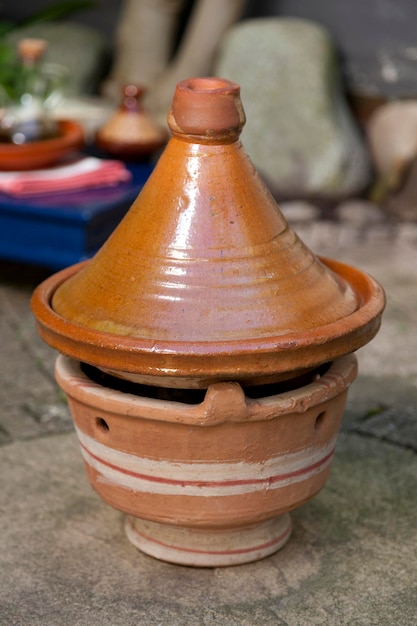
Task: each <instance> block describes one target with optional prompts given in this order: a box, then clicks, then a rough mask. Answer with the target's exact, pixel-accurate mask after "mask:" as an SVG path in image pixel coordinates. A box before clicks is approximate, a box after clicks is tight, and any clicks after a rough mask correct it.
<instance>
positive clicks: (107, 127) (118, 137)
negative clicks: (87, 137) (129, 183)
mask: <svg viewBox="0 0 417 626" xmlns="http://www.w3.org/2000/svg"><path fill="white" fill-rule="evenodd" d="M144 92H145V90H144V88H143V87H141V86H139V85H124V87H123V88H122V101H121V104H120V106H119V108H118V110H117V111H116V112H115V113H114V114H113V115H112V116H111V117H110V119H109V120H107V122H106V123H105V124H104V125H103V126H102V127H101V128H100V129H99V130H98V131H97V134H96V143H97V145H98V146H99V147H100V148H101V149H102V150H104V151H105V152H108V153H109V154H111V155H113V156H115V157H118V158H122V159H125V160H132V159H143V158H146V157H149V156H150V155H151V154H152V153H154V152H155V151H156V150H159V149H160V148H162V146H164V145H165V143H166V142H167V139H168V137H167V132H166V130H165V129H164V128H161V127H160V126H158V125H157V124H156V123H155V122H154V121H153V119H152V117H151V115H150V114H149V113H148V112H147V111H145V110H144V108H143V105H142V97H143V95H144Z"/></svg>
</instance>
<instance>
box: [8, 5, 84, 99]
mask: <svg viewBox="0 0 417 626" xmlns="http://www.w3.org/2000/svg"><path fill="white" fill-rule="evenodd" d="M95 4H96V3H95V1H94V0H67V1H66V2H55V3H53V4H51V5H50V6H48V7H46V8H45V9H42V10H41V11H38V12H37V13H35V14H34V15H32V16H30V17H29V18H26V19H24V20H22V21H20V22H11V21H10V20H1V19H0V107H1V106H4V105H5V104H6V103H7V102H8V101H10V100H15V99H16V98H17V97H18V96H19V85H20V83H21V82H22V81H21V78H22V76H21V74H22V68H21V66H20V64H19V59H18V58H17V54H16V50H15V47H14V45H11V44H10V43H9V42H8V41H7V39H6V37H7V35H8V34H9V33H11V32H13V31H15V30H18V29H19V28H23V27H25V26H29V25H31V24H40V23H43V22H51V21H58V20H62V19H64V18H67V17H69V16H70V15H72V14H74V13H76V12H78V11H81V10H84V9H89V8H91V7H93V6H94V5H95Z"/></svg>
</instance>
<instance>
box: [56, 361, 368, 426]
mask: <svg viewBox="0 0 417 626" xmlns="http://www.w3.org/2000/svg"><path fill="white" fill-rule="evenodd" d="M357 373H358V362H357V358H356V356H355V355H354V354H348V355H345V356H342V357H339V358H338V359H336V360H335V361H333V362H332V363H331V364H330V366H329V369H328V370H327V371H326V372H325V373H324V374H323V375H322V376H320V377H319V378H317V379H316V380H313V381H311V382H309V383H307V384H306V385H303V386H301V387H298V388H297V389H292V390H289V391H284V392H281V393H277V394H273V395H268V396H264V397H261V398H256V399H252V398H250V397H247V396H245V394H244V390H243V389H242V387H241V386H240V385H239V384H238V383H236V382H228V383H214V384H212V385H210V386H209V388H208V389H207V392H206V394H205V397H204V399H203V400H202V402H201V403H199V404H187V403H185V402H178V401H175V400H170V401H167V400H160V399H156V398H149V397H147V396H140V395H134V394H132V393H128V392H124V391H117V390H114V389H111V388H109V387H106V386H105V385H101V384H99V383H96V382H94V381H93V380H92V379H91V378H89V377H88V376H87V374H85V373H84V372H83V370H82V367H81V362H80V361H76V360H74V359H70V358H68V357H64V356H63V355H59V356H58V358H57V360H56V365H55V376H56V380H57V382H58V384H59V385H60V387H61V388H62V389H63V391H64V392H65V393H66V394H67V395H68V396H69V397H71V398H73V399H74V400H76V401H78V402H81V403H83V404H85V405H87V406H89V407H91V408H94V409H98V410H99V411H100V410H101V411H105V412H110V413H119V414H122V415H128V416H129V418H132V419H133V418H141V419H145V420H149V419H150V420H155V421H160V422H174V423H176V424H185V425H194V426H196V425H198V426H214V425H217V424H223V423H225V422H231V421H232V422H245V423H247V422H258V421H264V420H270V419H274V418H276V417H279V416H282V415H288V414H303V413H305V412H306V411H308V410H309V409H311V408H313V407H316V406H318V405H320V404H321V403H323V402H328V401H329V400H331V399H333V398H335V397H336V396H338V395H339V394H340V393H342V392H343V391H345V390H346V389H347V388H348V387H349V386H350V385H351V383H352V382H353V381H354V380H355V378H356V376H357ZM225 405H227V407H228V408H225ZM229 407H232V410H230V409H229Z"/></svg>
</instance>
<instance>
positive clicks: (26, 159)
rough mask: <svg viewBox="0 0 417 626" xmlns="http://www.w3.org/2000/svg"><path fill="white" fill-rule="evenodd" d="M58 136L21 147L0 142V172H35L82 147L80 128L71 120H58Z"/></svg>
mask: <svg viewBox="0 0 417 626" xmlns="http://www.w3.org/2000/svg"><path fill="white" fill-rule="evenodd" d="M57 124H58V136H57V137H53V138H51V139H43V140H41V141H32V142H28V143H24V144H21V145H17V144H11V143H1V142H0V170H7V171H23V170H35V169H40V168H43V167H47V166H49V165H53V164H55V163H57V162H58V161H59V160H60V159H62V157H64V156H66V155H67V154H69V153H71V152H73V151H77V150H80V149H81V148H82V147H83V145H84V132H83V129H82V127H81V126H80V125H79V124H77V122H73V121H71V120H60V121H58V122H57Z"/></svg>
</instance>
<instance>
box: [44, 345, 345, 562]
mask: <svg viewBox="0 0 417 626" xmlns="http://www.w3.org/2000/svg"><path fill="white" fill-rule="evenodd" d="M90 369H91V368H90ZM88 371H89V369H87V370H85V368H84V371H83V367H82V364H81V363H80V362H79V361H74V360H71V359H69V358H67V357H64V356H59V357H58V359H57V365H56V378H57V381H58V383H59V385H60V386H61V388H62V389H63V390H64V391H65V392H66V394H67V398H68V402H69V407H70V410H71V413H72V416H73V419H74V423H75V427H76V431H77V435H78V439H79V443H80V446H81V452H82V456H83V458H84V463H85V468H86V472H87V476H88V479H89V481H90V483H91V485H92V487H93V488H94V489H95V490H96V491H97V492H98V494H99V495H100V496H101V497H102V498H103V500H104V501H105V502H107V503H108V504H110V505H111V506H113V507H114V508H116V509H118V510H120V511H122V512H123V513H125V514H126V515H127V516H129V517H128V521H127V523H126V532H127V535H128V538H129V539H130V541H131V542H132V543H133V544H134V545H135V546H137V547H138V548H139V549H140V550H142V551H143V552H145V553H147V554H149V555H152V556H154V557H156V558H159V559H162V560H166V561H171V562H174V563H181V564H183V565H194V566H201V567H209V566H212V567H214V566H223V565H224V566H225V565H234V564H238V563H245V562H249V561H255V560H257V559H260V558H263V557H265V556H268V555H269V554H272V553H274V552H275V551H277V550H279V549H280V548H281V547H282V546H283V545H284V544H285V542H286V541H287V540H288V538H289V535H290V532H291V526H290V519H289V516H288V515H287V513H288V512H289V511H291V510H293V509H294V508H296V507H298V506H300V505H301V504H304V503H305V502H307V501H308V500H310V499H311V498H312V497H314V496H315V495H316V494H317V493H318V492H319V491H320V490H321V489H322V488H323V487H324V485H325V483H326V480H327V477H328V474H329V471H330V465H331V461H332V458H333V454H334V451H335V445H336V438H337V433H338V430H339V426H340V421H341V419H342V415H343V410H344V405H345V400H346V395H347V391H348V388H349V386H350V384H351V383H352V381H353V380H354V379H355V376H356V373H357V362H356V357H355V355H347V356H344V357H340V358H339V359H337V360H336V361H333V362H332V363H330V364H329V366H328V368H327V369H326V371H324V372H323V373H322V375H320V373H319V372H318V373H317V374H316V376H317V378H316V379H314V380H312V381H310V382H307V384H303V385H302V386H300V387H297V388H296V389H292V390H289V391H282V388H281V386H278V387H277V389H279V392H278V393H276V389H275V393H273V394H272V395H265V396H256V397H255V398H251V397H249V396H247V395H246V394H245V392H244V390H243V389H242V388H241V386H240V385H239V384H238V383H236V382H229V383H218V384H215V385H212V386H210V387H209V389H208V390H207V392H206V394H205V397H204V399H203V400H202V401H198V402H197V403H194V404H193V403H189V404H188V403H185V402H183V401H182V402H181V401H180V402H178V401H176V400H169V399H163V400H161V399H157V398H154V397H149V396H141V395H135V394H133V393H131V392H130V393H129V392H125V391H119V390H116V389H111V388H109V387H108V386H106V385H103V384H100V383H97V382H95V381H94V380H93V379H92V378H91V377H89V376H88V375H87V373H86V372H88ZM194 391H195V390H194ZM262 391H265V389H262ZM145 520H146V521H145ZM265 520H266V521H265Z"/></svg>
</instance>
